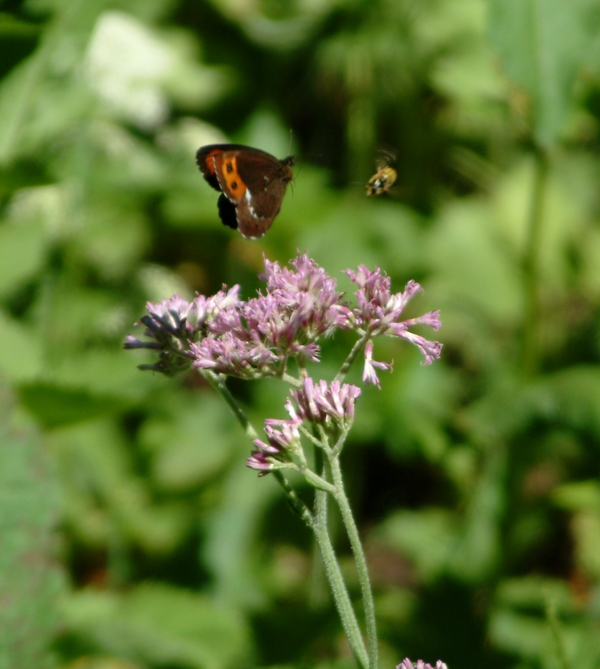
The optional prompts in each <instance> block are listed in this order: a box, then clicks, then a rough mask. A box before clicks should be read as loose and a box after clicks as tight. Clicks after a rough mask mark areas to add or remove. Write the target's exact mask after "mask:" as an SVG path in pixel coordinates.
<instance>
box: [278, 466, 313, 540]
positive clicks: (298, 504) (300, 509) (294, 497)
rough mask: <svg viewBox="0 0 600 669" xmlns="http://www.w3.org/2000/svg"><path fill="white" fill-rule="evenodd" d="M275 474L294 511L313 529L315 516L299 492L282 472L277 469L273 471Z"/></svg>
mask: <svg viewBox="0 0 600 669" xmlns="http://www.w3.org/2000/svg"><path fill="white" fill-rule="evenodd" d="M273 476H274V477H275V478H276V479H277V482H278V483H279V485H280V486H281V487H282V488H283V492H284V493H285V496H286V497H287V500H288V504H289V505H290V506H291V507H292V510H293V511H294V513H297V514H298V515H299V516H300V518H302V520H303V521H304V523H305V524H306V525H307V526H308V527H310V528H311V529H312V528H313V524H314V517H313V515H312V513H311V512H310V511H309V510H308V507H307V506H306V504H305V503H304V502H303V501H302V500H301V499H300V497H298V493H297V492H296V491H295V490H294V489H293V488H292V486H291V485H290V484H289V482H288V480H287V479H286V478H285V476H284V475H283V474H282V473H281V472H278V471H277V470H275V471H274V472H273Z"/></svg>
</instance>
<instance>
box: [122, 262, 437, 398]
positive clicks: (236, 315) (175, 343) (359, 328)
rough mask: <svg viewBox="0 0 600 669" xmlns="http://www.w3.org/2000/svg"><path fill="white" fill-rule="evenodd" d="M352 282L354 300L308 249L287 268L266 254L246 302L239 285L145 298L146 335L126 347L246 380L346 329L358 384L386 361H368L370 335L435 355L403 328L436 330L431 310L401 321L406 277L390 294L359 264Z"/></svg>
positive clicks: (168, 369)
mask: <svg viewBox="0 0 600 669" xmlns="http://www.w3.org/2000/svg"><path fill="white" fill-rule="evenodd" d="M347 274H348V276H349V277H350V279H351V280H352V281H353V282H354V283H355V284H356V285H357V286H358V289H357V290H356V292H355V295H356V300H357V306H356V307H352V306H351V305H350V304H349V303H347V302H345V301H343V300H342V298H343V294H342V293H340V292H337V283H336V281H335V279H333V278H332V277H330V276H329V275H328V274H327V272H325V270H324V269H323V268H322V267H319V266H318V265H317V263H316V262H315V261H314V260H312V259H310V258H309V257H308V255H307V254H298V256H297V257H296V258H294V259H293V260H292V261H291V263H290V267H281V266H280V265H279V263H277V262H270V261H268V260H267V259H265V272H264V274H263V275H262V277H261V278H262V279H264V280H265V281H266V290H265V293H264V294H263V293H261V292H259V294H258V296H257V297H255V298H252V299H249V300H247V301H243V300H241V299H240V298H239V286H234V287H233V288H231V289H230V290H226V289H225V288H223V290H220V291H219V292H218V293H217V294H216V295H213V296H211V297H205V296H204V295H198V296H197V297H196V298H195V299H194V300H192V301H191V302H187V301H186V300H184V299H182V298H181V297H179V296H177V295H175V296H174V297H172V298H169V299H168V300H164V301H162V302H160V303H158V304H152V303H148V305H147V309H148V313H147V314H146V315H145V316H144V317H143V318H142V319H141V323H143V324H144V325H145V326H146V330H145V333H144V334H145V335H146V336H147V337H148V338H149V339H150V341H146V342H142V341H140V340H139V339H136V338H135V337H132V336H129V337H128V338H127V341H126V343H125V348H149V349H152V350H155V351H156V352H157V353H158V358H159V359H158V362H157V363H155V364H154V365H145V366H142V368H143V369H153V370H155V371H159V372H162V373H165V374H169V375H171V374H174V373H176V372H178V371H181V370H183V369H186V368H189V367H191V366H194V367H196V368H199V369H204V370H211V371H213V372H215V373H218V374H225V375H230V376H237V377H239V378H243V379H253V378H259V377H263V376H282V375H283V374H284V372H285V371H286V368H287V363H288V361H289V360H290V359H296V360H297V361H298V362H299V364H300V365H301V366H302V367H303V366H304V365H305V363H306V362H307V361H309V360H310V361H314V362H317V361H318V359H319V354H320V346H319V343H318V342H319V339H320V338H321V337H324V336H329V335H331V334H333V333H334V332H335V330H336V329H338V328H339V329H343V330H352V331H354V332H356V333H357V334H359V335H360V336H361V337H363V338H364V372H363V381H365V383H370V384H376V385H379V379H378V378H377V373H376V371H375V369H376V368H379V369H389V368H390V365H389V364H388V363H383V362H376V361H374V360H373V343H372V338H374V337H377V336H381V335H387V336H395V337H399V338H401V339H404V340H405V341H408V342H410V343H411V344H414V345H415V346H417V347H418V348H419V349H420V350H421V352H422V353H423V356H424V363H425V364H430V363H431V362H433V360H435V359H436V358H439V356H440V352H441V344H440V343H439V342H435V341H434V342H431V341H429V340H427V339H425V338H424V337H422V336H420V335H416V334H414V333H412V332H410V331H409V329H408V328H409V327H411V326H412V325H428V326H430V327H432V328H433V329H434V330H437V329H438V328H439V327H440V325H441V323H440V320H439V313H438V312H437V311H433V312H430V313H428V314H425V315H424V316H421V317H419V318H413V319H410V320H404V321H403V320H401V314H402V312H403V310H404V308H405V306H406V304H407V303H408V301H409V300H410V299H411V297H412V296H413V295H414V294H415V293H416V292H418V291H419V290H420V286H419V285H418V284H417V283H415V282H414V281H410V282H409V283H408V284H407V286H406V288H405V290H404V292H401V293H396V294H392V293H391V292H390V286H391V281H390V279H389V277H387V276H385V275H384V274H383V273H382V272H381V270H380V269H376V270H374V271H370V270H368V269H367V268H366V267H365V266H364V265H361V266H359V267H358V268H357V269H356V271H352V270H347Z"/></svg>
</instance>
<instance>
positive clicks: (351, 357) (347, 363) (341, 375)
mask: <svg viewBox="0 0 600 669" xmlns="http://www.w3.org/2000/svg"><path fill="white" fill-rule="evenodd" d="M370 338H371V333H370V332H365V333H364V334H363V335H361V337H360V339H357V340H356V342H355V343H354V346H353V347H352V350H351V351H350V353H348V357H347V358H346V359H345V360H344V364H343V365H342V366H341V367H340V371H339V372H338V373H337V374H336V376H335V379H334V381H339V382H340V383H341V382H342V381H343V380H344V379H345V378H346V374H347V373H348V371H349V369H350V367H351V366H352V363H353V362H354V361H355V360H356V358H357V357H358V354H359V353H360V352H361V351H362V349H363V348H364V347H365V345H366V343H367V342H368V341H369V339H370Z"/></svg>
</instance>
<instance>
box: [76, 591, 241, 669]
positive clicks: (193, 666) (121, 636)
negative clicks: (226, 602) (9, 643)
mask: <svg viewBox="0 0 600 669" xmlns="http://www.w3.org/2000/svg"><path fill="white" fill-rule="evenodd" d="M64 608H65V618H66V624H67V627H68V629H69V630H70V632H71V633H74V634H76V635H77V636H78V637H79V638H80V639H82V640H85V641H86V642H87V643H88V644H92V645H93V647H95V649H96V650H97V651H103V652H106V653H110V654H113V655H117V656H121V657H123V658H126V659H130V660H134V661H138V662H142V663H144V664H145V665H151V666H173V667H174V666H185V667H190V669H227V668H228V667H231V668H232V669H233V668H234V667H237V666H239V663H240V661H241V660H242V659H243V658H247V656H248V654H249V653H250V652H251V648H250V644H249V636H248V630H247V628H246V625H245V623H244V621H243V620H242V618H241V617H240V615H239V614H238V613H236V612H235V611H234V610H231V609H228V608H226V607H223V606H222V605H219V604H217V603H216V602H214V601H213V600H211V599H210V598H208V597H207V596H205V595H201V594H198V593H194V592H191V591H187V590H183V589H179V588H175V587H173V586H169V585H162V584H159V583H144V584H141V585H138V586H137V587H135V588H133V589H131V590H130V591H129V592H127V593H126V594H123V595H117V594H111V593H95V592H93V591H91V590H88V591H84V592H80V593H78V594H75V595H73V596H72V597H71V598H70V599H68V600H67V601H66V602H65V607H64Z"/></svg>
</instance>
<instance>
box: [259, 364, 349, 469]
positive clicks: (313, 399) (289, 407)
mask: <svg viewBox="0 0 600 669" xmlns="http://www.w3.org/2000/svg"><path fill="white" fill-rule="evenodd" d="M359 395H360V388H357V387H356V386H351V385H349V384H347V383H340V382H339V381H333V382H332V383H331V384H330V385H328V384H327V382H326V381H319V382H318V383H314V381H313V380H312V379H311V378H310V377H308V376H307V377H305V378H304V383H303V386H302V388H300V389H298V390H292V391H291V396H292V399H293V400H294V403H295V407H294V404H292V401H291V400H290V399H288V400H287V401H286V403H285V408H286V411H287V412H288V414H289V416H290V418H289V419H286V420H275V419H272V418H268V419H267V420H266V421H265V434H266V435H267V440H268V443H265V442H264V441H262V440H260V439H256V440H255V441H254V445H255V446H256V449H257V450H256V451H253V453H252V454H251V455H250V457H249V458H248V460H247V463H246V464H247V465H248V467H250V468H252V469H256V470H258V471H259V475H260V476H264V475H265V474H268V473H269V472H270V471H272V470H273V469H276V468H278V465H279V463H288V462H291V460H292V456H293V455H294V454H298V453H300V452H301V446H300V430H299V428H300V426H301V425H302V423H303V422H304V421H306V422H308V423H313V424H319V425H323V426H325V427H330V426H332V425H335V426H337V427H342V428H343V427H346V426H348V427H349V426H350V425H351V424H352V421H353V420H354V404H355V402H356V398H357V397H358V396H359Z"/></svg>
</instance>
